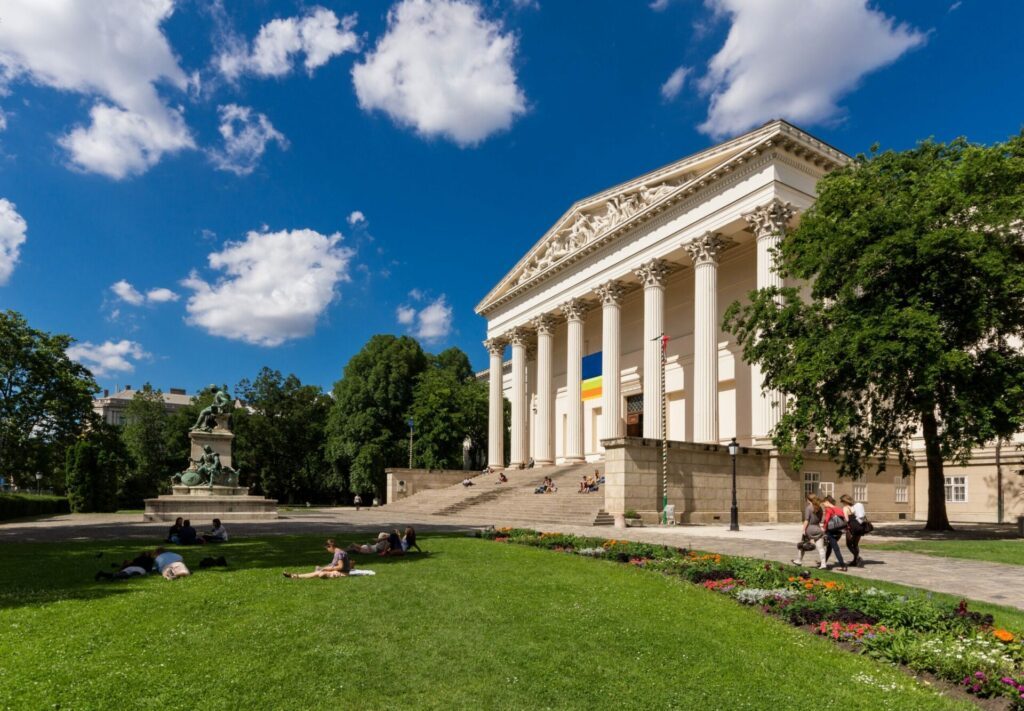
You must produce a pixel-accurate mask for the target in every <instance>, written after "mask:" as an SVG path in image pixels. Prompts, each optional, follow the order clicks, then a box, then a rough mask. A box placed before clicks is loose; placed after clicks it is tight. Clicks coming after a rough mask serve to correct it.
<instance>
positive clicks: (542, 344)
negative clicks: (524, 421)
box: [534, 316, 555, 466]
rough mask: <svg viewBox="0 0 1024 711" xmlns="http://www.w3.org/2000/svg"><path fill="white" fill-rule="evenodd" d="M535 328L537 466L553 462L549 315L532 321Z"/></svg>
mask: <svg viewBox="0 0 1024 711" xmlns="http://www.w3.org/2000/svg"><path fill="white" fill-rule="evenodd" d="M534 326H535V327H536V328H537V432H536V436H535V438H534V446H535V447H536V452H535V454H534V457H535V459H536V463H537V465H538V466H545V465H549V464H554V463H555V456H554V451H553V450H552V444H553V442H554V427H553V425H554V414H555V398H554V390H553V387H552V384H551V359H552V355H551V354H552V351H553V343H552V342H553V340H554V337H553V333H552V329H553V323H552V320H551V318H550V317H549V316H542V317H540V318H538V319H536V320H535V321H534Z"/></svg>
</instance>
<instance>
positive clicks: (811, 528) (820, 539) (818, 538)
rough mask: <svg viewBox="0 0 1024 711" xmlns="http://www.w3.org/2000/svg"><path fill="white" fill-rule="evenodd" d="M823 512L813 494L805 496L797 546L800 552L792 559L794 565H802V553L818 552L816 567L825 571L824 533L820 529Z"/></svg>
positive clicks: (819, 501) (819, 502) (818, 500)
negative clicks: (800, 537) (801, 531)
mask: <svg viewBox="0 0 1024 711" xmlns="http://www.w3.org/2000/svg"><path fill="white" fill-rule="evenodd" d="M822 515H823V511H822V508H821V500H820V499H819V498H818V497H817V496H816V495H815V494H808V495H807V507H806V508H805V509H804V533H803V539H802V540H801V541H800V543H798V544H797V548H799V550H800V557H799V558H794V559H793V563H794V564H795V565H800V566H802V565H803V564H804V553H806V552H807V551H808V550H817V551H818V567H819V568H821V569H825V568H827V567H828V566H827V565H825V532H824V529H823V528H822V527H821V518H822Z"/></svg>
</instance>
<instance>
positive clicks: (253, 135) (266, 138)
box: [210, 104, 288, 175]
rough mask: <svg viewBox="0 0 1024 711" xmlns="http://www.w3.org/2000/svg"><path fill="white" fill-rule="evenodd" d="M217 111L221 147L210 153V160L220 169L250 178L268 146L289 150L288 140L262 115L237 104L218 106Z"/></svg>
mask: <svg viewBox="0 0 1024 711" xmlns="http://www.w3.org/2000/svg"><path fill="white" fill-rule="evenodd" d="M217 112H218V113H219V114H220V135H221V137H222V138H223V139H224V147H223V148H222V149H220V150H216V151H212V152H211V153H210V159H211V160H212V161H213V164H214V165H215V166H217V168H219V169H220V170H227V171H230V172H232V173H234V174H235V175H249V174H250V173H252V172H253V171H254V170H256V166H257V165H259V162H260V158H262V157H263V154H264V153H265V152H266V150H267V144H269V143H273V142H276V143H277V145H278V146H280V147H281V148H287V147H288V139H286V138H285V137H284V136H283V135H282V134H281V133H280V132H279V131H278V130H277V129H275V128H274V125H273V124H272V123H270V119H268V118H267V117H266V115H265V114H261V113H256V112H254V111H253V110H252V109H250V108H249V107H248V106H239V105H237V104H227V105H225V106H219V107H217Z"/></svg>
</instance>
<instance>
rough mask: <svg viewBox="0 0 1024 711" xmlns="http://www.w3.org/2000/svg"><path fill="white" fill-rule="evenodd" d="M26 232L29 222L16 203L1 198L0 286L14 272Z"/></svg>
mask: <svg viewBox="0 0 1024 711" xmlns="http://www.w3.org/2000/svg"><path fill="white" fill-rule="evenodd" d="M26 232H28V223H27V222H25V218H24V217H22V216H21V215H19V214H18V211H17V210H16V209H15V205H14V203H13V202H11V201H10V200H7V199H6V198H0V286H3V285H4V284H6V283H7V280H8V279H10V278H11V274H12V273H13V272H14V265H16V264H17V263H18V257H19V256H20V254H21V245H23V244H24V243H25V233H26Z"/></svg>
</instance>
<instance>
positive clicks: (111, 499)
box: [64, 439, 119, 513]
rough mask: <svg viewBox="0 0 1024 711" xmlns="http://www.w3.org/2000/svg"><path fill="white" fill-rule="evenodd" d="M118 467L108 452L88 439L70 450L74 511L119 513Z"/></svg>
mask: <svg viewBox="0 0 1024 711" xmlns="http://www.w3.org/2000/svg"><path fill="white" fill-rule="evenodd" d="M118 466H119V463H118V462H117V461H116V460H115V459H114V458H113V457H111V456H110V455H109V454H108V452H107V451H105V450H103V449H100V448H99V447H98V446H97V445H96V444H95V443H93V442H91V441H89V440H87V439H82V440H79V441H78V442H76V443H75V444H74V445H73V446H71V447H68V452H67V460H66V462H65V468H64V471H65V474H66V476H67V485H68V501H69V502H70V504H71V510H72V511H74V512H75V513H80V512H81V513H84V512H93V511H117V479H118V473H119V469H118Z"/></svg>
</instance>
